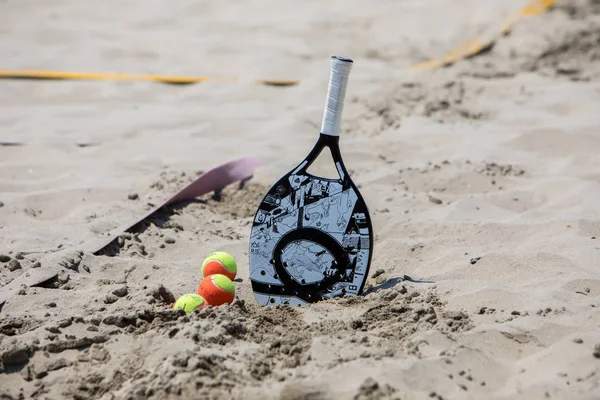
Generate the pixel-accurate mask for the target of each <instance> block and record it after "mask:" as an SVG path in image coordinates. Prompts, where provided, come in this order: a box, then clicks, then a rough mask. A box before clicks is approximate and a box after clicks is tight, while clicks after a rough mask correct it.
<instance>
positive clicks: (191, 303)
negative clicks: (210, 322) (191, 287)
mask: <svg viewBox="0 0 600 400" xmlns="http://www.w3.org/2000/svg"><path fill="white" fill-rule="evenodd" d="M204 306H206V301H205V300H204V297H202V296H199V295H197V294H195V293H189V294H184V295H183V296H181V297H180V298H178V299H177V301H176V302H175V304H173V310H177V309H181V310H183V311H185V313H186V314H189V313H191V312H192V311H194V310H202V309H203V308H204Z"/></svg>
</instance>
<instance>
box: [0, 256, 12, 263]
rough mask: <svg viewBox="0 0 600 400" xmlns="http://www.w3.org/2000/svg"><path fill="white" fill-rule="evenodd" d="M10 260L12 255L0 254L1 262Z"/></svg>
mask: <svg viewBox="0 0 600 400" xmlns="http://www.w3.org/2000/svg"><path fill="white" fill-rule="evenodd" d="M9 261H10V256H8V255H6V254H0V262H3V263H5V262H9Z"/></svg>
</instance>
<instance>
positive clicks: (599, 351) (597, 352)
mask: <svg viewBox="0 0 600 400" xmlns="http://www.w3.org/2000/svg"><path fill="white" fill-rule="evenodd" d="M593 354H594V357H596V358H600V343H598V344H596V345H595V346H594V353H593Z"/></svg>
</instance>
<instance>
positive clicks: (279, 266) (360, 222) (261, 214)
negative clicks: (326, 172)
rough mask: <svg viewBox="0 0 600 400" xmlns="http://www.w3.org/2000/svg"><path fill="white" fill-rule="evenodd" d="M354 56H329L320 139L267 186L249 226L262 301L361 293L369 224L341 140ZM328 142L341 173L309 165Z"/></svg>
mask: <svg viewBox="0 0 600 400" xmlns="http://www.w3.org/2000/svg"><path fill="white" fill-rule="evenodd" d="M352 65H353V62H352V60H350V59H347V58H342V57H337V56H333V57H331V60H330V77H329V88H328V91H327V101H326V104H325V112H324V115H323V123H322V125H321V132H320V134H319V139H318V140H317V143H316V144H315V146H314V147H313V149H312V151H311V152H310V153H309V154H308V155H307V156H306V158H305V159H304V160H302V162H300V164H298V165H297V166H296V167H295V168H294V169H293V170H291V171H290V172H288V173H287V174H286V175H284V176H283V177H282V178H281V179H279V181H278V182H277V183H275V185H273V186H272V187H271V189H270V190H269V191H268V192H267V194H266V195H265V197H264V199H263V200H262V202H261V203H260V205H259V206H258V210H257V211H256V214H255V216H254V221H253V224H252V229H251V233H250V281H251V283H252V290H253V292H254V296H255V298H256V300H257V302H258V303H259V304H260V305H279V304H289V305H305V304H308V303H314V302H317V301H320V300H324V299H329V298H333V297H337V296H344V295H359V294H361V293H362V290H363V288H364V284H365V280H366V278H367V276H368V273H369V265H370V263H371V255H372V250H373V228H372V225H371V218H370V216H369V211H368V209H367V205H366V203H365V201H364V199H363V197H362V196H361V194H360V192H359V190H358V188H357V187H356V185H355V184H354V182H352V179H350V174H349V173H348V171H347V170H346V167H345V166H344V162H343V161H342V155H341V153H340V148H339V139H340V137H339V135H340V123H341V117H342V111H343V108H344V98H345V95H346V87H347V84H348V77H349V75H350V71H351V69H352ZM326 147H328V148H329V150H330V151H331V155H332V158H333V162H334V164H335V167H336V170H337V172H338V175H339V178H335V179H330V178H323V177H318V176H314V175H311V174H309V173H308V172H307V169H308V167H310V165H311V164H312V163H313V162H314V161H315V160H316V159H317V157H318V156H319V154H321V152H322V151H323V150H324V149H325V148H326Z"/></svg>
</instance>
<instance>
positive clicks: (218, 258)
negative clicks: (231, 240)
mask: <svg viewBox="0 0 600 400" xmlns="http://www.w3.org/2000/svg"><path fill="white" fill-rule="evenodd" d="M214 274H221V275H225V276H226V277H228V278H229V279H231V280H234V279H235V276H236V274H237V264H236V262H235V259H234V258H233V257H232V256H231V254H228V253H225V252H224V251H215V252H213V253H210V254H209V255H208V257H206V258H205V259H204V262H203V263H202V277H203V278H206V277H207V276H210V275H214Z"/></svg>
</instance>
